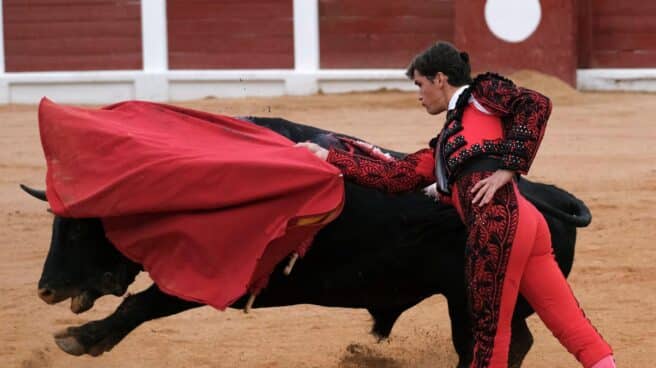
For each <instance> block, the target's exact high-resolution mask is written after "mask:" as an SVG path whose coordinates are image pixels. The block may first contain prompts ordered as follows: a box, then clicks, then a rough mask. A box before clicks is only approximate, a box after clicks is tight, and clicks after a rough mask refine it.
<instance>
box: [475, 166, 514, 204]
mask: <svg viewBox="0 0 656 368" xmlns="http://www.w3.org/2000/svg"><path fill="white" fill-rule="evenodd" d="M514 176H515V172H514V171H511V170H503V169H501V170H497V171H495V172H494V174H492V175H490V176H488V177H487V178H485V179H483V180H481V181H479V182H478V183H476V184H475V185H474V186H473V187H472V189H471V192H472V193H475V195H474V199H473V200H472V203H473V204H478V206H479V207H482V206H484V205H486V204H488V203H489V202H490V201H491V200H492V197H494V193H496V192H497V190H498V189H499V188H501V187H502V186H504V185H506V184H508V183H509V182H510V181H511V180H512V178H513V177H514Z"/></svg>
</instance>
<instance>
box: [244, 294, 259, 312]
mask: <svg viewBox="0 0 656 368" xmlns="http://www.w3.org/2000/svg"><path fill="white" fill-rule="evenodd" d="M255 297H257V294H255V293H253V294H251V296H249V297H248V301H247V302H246V307H244V313H246V314H248V313H249V312H250V311H251V308H253V303H255Z"/></svg>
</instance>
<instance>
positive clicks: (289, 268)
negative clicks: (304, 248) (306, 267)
mask: <svg viewBox="0 0 656 368" xmlns="http://www.w3.org/2000/svg"><path fill="white" fill-rule="evenodd" d="M297 260H298V253H296V252H295V253H293V254H292V256H291V257H290V258H289V263H287V266H286V267H285V269H284V270H283V271H282V272H283V273H284V274H285V276H289V274H290V273H292V269H293V268H294V265H295V264H296V261H297Z"/></svg>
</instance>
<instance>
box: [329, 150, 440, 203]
mask: <svg viewBox="0 0 656 368" xmlns="http://www.w3.org/2000/svg"><path fill="white" fill-rule="evenodd" d="M326 161H328V162H329V163H331V164H333V165H334V166H336V167H337V168H339V169H340V171H341V172H342V173H343V174H344V176H345V177H346V178H347V179H350V180H352V181H354V182H356V183H357V184H360V185H363V186H367V187H371V188H376V189H379V190H382V191H384V192H388V193H400V192H408V191H412V190H416V189H419V188H423V187H425V186H428V185H430V184H432V183H434V182H435V173H434V169H435V151H434V150H433V149H431V148H426V149H422V150H420V151H417V152H415V153H412V154H409V155H407V156H405V157H404V158H402V159H399V160H383V159H377V158H375V157H371V156H363V155H358V154H355V153H351V152H346V151H342V150H340V149H336V148H331V149H330V151H329V152H328V157H327V159H326Z"/></svg>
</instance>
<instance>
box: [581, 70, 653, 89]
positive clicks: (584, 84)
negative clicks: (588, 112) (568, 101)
mask: <svg viewBox="0 0 656 368" xmlns="http://www.w3.org/2000/svg"><path fill="white" fill-rule="evenodd" d="M576 83H577V87H578V89H580V90H582V91H634V92H656V69H579V70H577V73H576Z"/></svg>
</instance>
